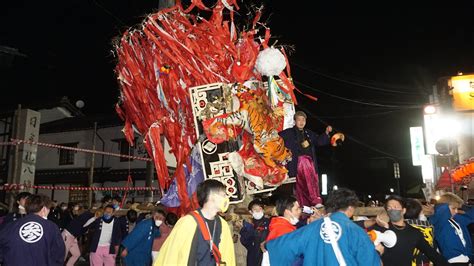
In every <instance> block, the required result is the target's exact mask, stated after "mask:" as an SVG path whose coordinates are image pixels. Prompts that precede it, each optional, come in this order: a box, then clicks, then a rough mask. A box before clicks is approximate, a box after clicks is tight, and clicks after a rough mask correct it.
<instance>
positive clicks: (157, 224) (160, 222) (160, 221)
mask: <svg viewBox="0 0 474 266" xmlns="http://www.w3.org/2000/svg"><path fill="white" fill-rule="evenodd" d="M162 223H163V221H162V220H156V221H155V225H156V226H157V227H160V225H161V224H162Z"/></svg>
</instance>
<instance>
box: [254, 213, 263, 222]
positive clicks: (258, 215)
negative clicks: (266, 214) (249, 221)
mask: <svg viewBox="0 0 474 266" xmlns="http://www.w3.org/2000/svg"><path fill="white" fill-rule="evenodd" d="M252 216H253V218H254V219H255V220H260V219H262V217H263V212H252Z"/></svg>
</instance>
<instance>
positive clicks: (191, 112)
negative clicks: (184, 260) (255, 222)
mask: <svg viewBox="0 0 474 266" xmlns="http://www.w3.org/2000/svg"><path fill="white" fill-rule="evenodd" d="M196 10H197V11H199V12H201V13H203V14H204V13H207V14H208V16H207V18H205V17H203V16H201V15H199V13H197V12H193V11H196ZM238 10H239V6H238V5H237V3H236V2H235V1H233V2H230V1H226V0H219V1H217V3H216V5H215V6H214V7H213V8H212V9H211V8H208V7H206V6H204V4H203V3H201V2H200V1H192V3H191V5H190V6H189V7H188V8H186V9H184V8H183V6H182V5H181V4H180V3H179V2H178V3H177V4H176V5H175V6H174V7H172V8H169V9H164V10H161V11H159V12H157V13H155V14H151V15H149V16H148V17H147V18H146V19H145V20H144V22H143V23H142V24H141V25H140V26H138V27H136V28H135V29H130V30H128V31H126V32H125V33H124V34H123V36H122V38H121V39H120V41H119V42H118V43H117V44H116V54H117V57H118V63H117V66H116V70H115V71H116V74H117V78H118V81H119V84H120V98H119V102H118V103H117V105H116V110H117V112H118V114H119V115H120V117H121V118H122V119H123V120H124V122H125V127H124V129H123V132H124V134H125V136H126V138H127V140H128V141H129V143H131V144H133V143H134V138H135V135H136V134H139V135H141V136H143V139H144V142H145V146H146V149H147V151H148V153H149V155H150V157H151V158H153V161H154V164H155V168H156V173H157V178H158V181H159V184H160V187H161V189H162V190H163V191H164V192H165V194H164V196H163V198H162V199H161V203H162V204H164V205H165V206H167V207H169V208H176V211H177V212H178V213H180V214H183V213H186V212H188V211H190V210H192V209H194V208H197V200H196V195H195V192H196V187H197V185H198V184H199V183H200V182H202V181H203V180H205V179H209V178H212V179H217V180H219V181H221V182H222V183H223V184H225V186H226V187H227V194H228V195H229V197H230V199H231V203H239V202H242V201H243V200H244V198H245V196H246V195H247V196H248V195H252V194H256V193H266V192H270V191H272V190H275V189H276V188H277V187H278V186H279V185H281V184H283V183H287V182H294V177H292V178H290V177H288V174H287V169H286V168H285V164H286V163H287V162H288V160H290V159H291V152H290V151H289V150H288V149H286V148H285V146H284V142H283V139H282V138H281V137H280V136H279V135H278V132H279V131H281V130H283V129H285V128H288V127H292V126H293V123H294V122H293V115H294V113H295V108H294V105H295V104H297V102H296V97H295V94H294V91H297V89H296V88H295V86H294V85H293V83H292V79H291V72H290V66H289V62H288V58H287V56H286V53H285V49H284V48H283V47H281V46H275V45H273V46H272V43H270V36H271V35H270V29H269V28H268V27H266V25H265V24H264V23H262V22H260V18H261V15H262V9H261V8H260V9H255V10H254V11H253V12H252V13H253V17H252V18H250V22H249V23H248V24H247V25H236V24H237V23H235V21H234V15H235V14H236V12H238ZM273 44H275V42H274V43H273ZM304 95H305V96H306V97H309V98H310V99H312V100H316V98H314V97H312V96H310V95H306V94H304ZM165 139H166V141H167V142H168V143H169V145H170V147H171V152H172V153H173V155H174V156H175V157H176V161H177V167H176V171H175V173H174V175H173V176H170V175H169V173H168V168H167V164H166V161H165V159H164V158H165V157H164V155H163V153H164V150H163V147H164V145H163V143H164V141H165Z"/></svg>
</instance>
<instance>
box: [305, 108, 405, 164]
mask: <svg viewBox="0 0 474 266" xmlns="http://www.w3.org/2000/svg"><path fill="white" fill-rule="evenodd" d="M298 107H299V108H300V109H302V110H303V111H305V112H306V113H308V114H309V115H310V116H311V117H313V118H316V119H318V120H319V121H320V122H321V123H323V124H325V125H326V126H329V123H327V122H326V121H324V120H323V119H321V118H320V117H318V116H316V115H314V114H313V113H312V112H310V111H309V110H307V109H306V108H304V107H301V106H298ZM333 130H336V131H339V130H338V129H337V128H335V127H333ZM344 136H345V137H346V138H347V139H349V140H352V141H353V142H355V143H357V144H359V145H361V146H364V147H366V148H368V149H370V150H372V151H375V152H377V153H380V154H383V155H387V156H390V157H393V158H397V159H398V158H399V157H400V156H397V155H394V154H391V153H388V152H385V151H382V150H380V149H378V148H376V147H373V146H371V145H369V144H366V143H364V142H363V141H360V140H358V139H356V138H354V137H352V136H350V135H348V134H346V133H344Z"/></svg>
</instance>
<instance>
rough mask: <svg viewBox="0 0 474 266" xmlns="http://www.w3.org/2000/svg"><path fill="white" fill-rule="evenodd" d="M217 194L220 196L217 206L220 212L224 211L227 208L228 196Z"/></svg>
mask: <svg viewBox="0 0 474 266" xmlns="http://www.w3.org/2000/svg"><path fill="white" fill-rule="evenodd" d="M218 196H219V197H220V198H221V200H220V201H219V206H218V208H219V210H220V211H221V212H226V211H227V209H228V208H229V198H228V197H222V196H220V195H218Z"/></svg>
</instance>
